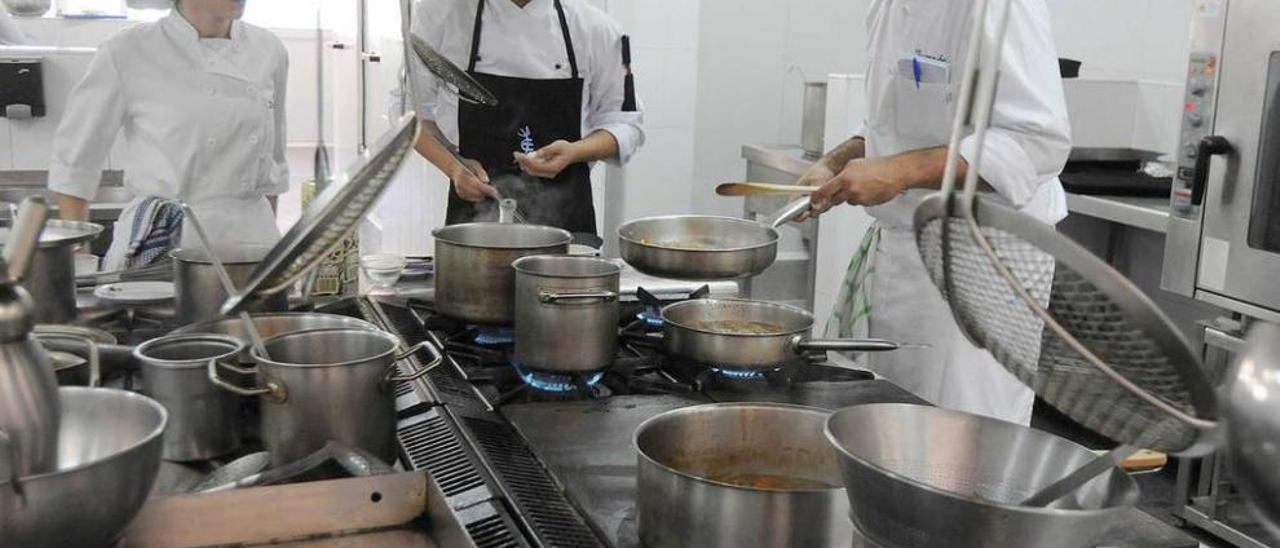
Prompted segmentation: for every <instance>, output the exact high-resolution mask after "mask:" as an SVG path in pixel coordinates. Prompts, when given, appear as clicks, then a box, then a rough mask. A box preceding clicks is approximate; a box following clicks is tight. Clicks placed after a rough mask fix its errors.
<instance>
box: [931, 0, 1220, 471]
mask: <svg viewBox="0 0 1280 548" xmlns="http://www.w3.org/2000/svg"><path fill="white" fill-rule="evenodd" d="M988 4H989V1H988V0H976V1H975V3H974V10H975V12H974V13H975V17H974V18H973V24H972V28H971V31H970V35H969V48H968V51H967V52H966V54H965V62H964V65H963V66H965V67H969V69H968V70H966V71H965V73H964V78H963V80H962V83H961V86H960V89H959V93H958V98H957V103H956V104H958V105H966V108H960V109H957V112H956V117H955V119H954V120H953V124H952V131H951V142H950V145H949V147H948V152H947V165H946V170H945V173H944V175H943V179H942V191H941V192H940V193H938V194H935V195H934V196H931V197H929V198H928V199H926V200H925V201H924V202H923V203H922V204H921V205H920V207H919V208H918V209H917V210H916V212H915V232H916V244H917V246H918V248H919V251H920V257H921V259H922V260H923V261H924V264H925V268H926V269H927V270H928V272H929V275H930V277H931V278H932V279H933V281H934V283H935V284H936V285H937V286H938V288H939V289H940V290H941V291H942V296H943V298H944V299H945V300H946V301H947V303H948V304H949V305H950V307H951V311H952V314H953V315H954V316H955V319H956V323H957V324H958V325H959V326H960V328H961V330H962V331H963V332H964V333H965V335H966V336H967V337H968V338H969V339H970V340H971V341H973V342H974V344H976V345H977V346H979V347H981V348H985V349H987V350H988V351H990V352H991V355H992V356H993V357H994V358H995V359H996V361H998V362H999V363H1001V364H1002V365H1003V366H1004V367H1005V368H1006V369H1008V370H1009V372H1010V373H1012V374H1013V375H1014V376H1015V377H1017V378H1018V379H1019V380H1021V381H1022V382H1023V383H1025V384H1026V385H1027V386H1029V387H1031V388H1032V389H1033V390H1035V392H1036V394H1038V395H1039V396H1040V397H1041V398H1043V399H1044V400H1045V401H1047V402H1048V403H1049V404H1050V405H1052V406H1054V407H1055V408H1057V409H1058V410H1059V411H1061V412H1063V413H1064V414H1066V415H1067V416H1069V417H1071V418H1072V419H1074V420H1076V421H1077V422H1079V423H1080V424H1081V425H1083V426H1085V427H1087V428H1089V429H1091V430H1093V431H1095V432H1098V433H1100V434H1103V435H1106V436H1108V437H1110V438H1111V439H1113V440H1115V441H1117V442H1120V443H1122V444H1124V445H1126V446H1130V447H1122V448H1119V449H1117V450H1116V452H1117V453H1123V452H1126V451H1130V450H1131V447H1146V448H1150V449H1157V450H1161V451H1165V452H1168V453H1178V454H1183V455H1192V454H1198V453H1201V452H1207V451H1208V450H1210V449H1211V448H1212V447H1213V446H1214V440H1213V439H1211V438H1212V437H1211V436H1209V435H1206V434H1208V433H1211V432H1212V433H1216V432H1217V431H1218V430H1217V429H1216V428H1214V427H1215V426H1216V423H1215V419H1216V416H1217V409H1216V407H1215V401H1214V395H1213V390H1212V387H1211V385H1210V383H1209V379H1208V376H1207V375H1206V374H1205V372H1204V370H1203V368H1201V366H1200V363H1199V360H1198V359H1197V357H1196V355H1195V354H1194V353H1193V352H1192V351H1191V347H1190V345H1189V344H1187V341H1186V340H1185V339H1184V338H1183V337H1182V336H1181V335H1180V334H1179V333H1178V331H1177V330H1176V328H1175V327H1174V326H1173V324H1172V323H1171V322H1170V321H1169V319H1168V318H1166V317H1165V316H1164V314H1162V313H1161V312H1160V311H1159V309H1158V308H1156V306H1155V304H1154V303H1152V302H1151V300H1150V299H1148V298H1147V297H1146V296H1145V295H1143V294H1142V292H1141V291H1139V290H1138V289H1137V287H1135V286H1134V285H1133V284H1132V283H1130V282H1129V281H1128V280H1126V279H1125V278H1124V276H1122V275H1121V274H1120V273H1119V272H1116V271H1115V270H1114V269H1112V268H1111V267H1110V266H1108V265H1107V264H1106V263H1104V262H1103V261H1101V260H1100V259H1098V258H1097V257H1095V256H1093V255H1092V254H1091V253H1089V252H1088V251H1087V250H1085V249H1084V248H1082V247H1080V246H1079V245H1077V244H1075V243H1074V242H1072V241H1071V240H1070V239H1068V238H1066V237H1065V236H1063V235H1061V234H1059V233H1058V232H1057V231H1055V230H1054V229H1053V227H1052V226H1050V225H1048V224H1046V223H1044V222H1041V221H1040V220H1038V219H1035V218H1034V217H1031V216H1029V215H1027V214H1024V213H1022V212H1019V211H1017V210H1015V209H1013V208H1011V207H1009V206H1006V205H1003V204H1002V203H1000V202H998V201H997V198H995V197H992V196H979V195H978V192H977V189H978V179H979V172H980V166H981V165H982V156H983V148H984V147H982V146H979V147H977V150H976V151H974V152H973V153H972V155H971V156H972V157H969V158H967V160H968V161H969V164H970V165H969V168H968V171H967V173H966V175H965V177H964V187H963V192H953V191H954V190H955V189H956V180H957V179H958V178H959V172H960V167H959V166H960V152H959V150H960V143H961V141H962V140H963V139H964V138H966V137H967V136H968V134H969V133H970V131H969V129H970V127H969V123H970V122H972V136H973V138H974V139H975V140H976V141H977V142H978V143H985V142H986V132H987V129H988V125H989V124H990V121H991V119H992V114H993V112H994V105H995V97H996V87H997V83H998V81H999V73H1000V69H1001V66H1000V65H1001V57H1002V52H1003V51H1004V36H1005V33H1006V30H1007V28H1008V22H1009V14H1010V13H1011V12H1012V2H1011V1H1010V0H999V2H998V4H997V6H998V11H997V12H996V13H998V14H999V16H998V19H997V21H998V28H997V30H996V31H995V32H994V33H993V34H990V33H987V30H986V24H987V16H986V15H987V5H988ZM970 109H971V110H972V112H969V110H970Z"/></svg>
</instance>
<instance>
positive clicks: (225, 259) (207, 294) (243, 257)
mask: <svg viewBox="0 0 1280 548" xmlns="http://www.w3.org/2000/svg"><path fill="white" fill-rule="evenodd" d="M269 251H271V248H270V247H267V246H261V245H228V246H224V247H219V248H217V249H215V250H214V253H217V258H218V260H219V261H221V262H222V265H223V266H224V267H226V269H227V275H228V276H230V277H231V282H232V283H233V284H235V286H236V287H237V288H239V287H244V286H245V285H247V284H248V283H249V279H250V278H251V277H252V275H253V272H254V270H255V269H256V268H257V267H258V264H259V263H261V262H262V259H263V257H266V255H267V253H268V252H269ZM169 256H170V257H172V258H173V290H174V303H173V307H174V315H175V316H176V317H177V322H178V325H187V324H191V323H196V322H203V321H208V320H214V319H218V318H221V317H222V304H223V303H225V302H226V301H227V298H228V295H227V290H226V288H225V287H224V286H223V285H222V280H221V279H220V278H219V277H218V271H217V267H215V266H214V264H213V261H212V260H210V259H209V253H208V252H207V251H206V250H204V249H202V248H183V249H175V250H173V251H170V252H169ZM288 309H289V294H288V292H287V291H284V292H280V293H276V294H275V295H271V296H269V297H266V298H263V299H262V300H259V301H256V302H255V303H254V304H253V305H251V306H250V307H249V311H250V312H276V311H282V310H288Z"/></svg>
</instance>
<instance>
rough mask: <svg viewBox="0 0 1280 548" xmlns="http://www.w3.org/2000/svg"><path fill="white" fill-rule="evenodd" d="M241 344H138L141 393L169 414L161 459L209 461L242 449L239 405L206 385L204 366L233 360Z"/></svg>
mask: <svg viewBox="0 0 1280 548" xmlns="http://www.w3.org/2000/svg"><path fill="white" fill-rule="evenodd" d="M243 349H244V344H243V343H241V342H240V341H239V340H237V339H235V338H234V337H228V336H225V335H207V334H206V335H170V336H167V337H160V338H158V339H152V340H149V341H147V342H145V343H142V344H141V345H139V346H138V348H136V349H134V351H133V353H134V357H135V358H136V359H137V360H138V362H139V363H141V364H142V390H143V392H144V393H145V394H147V395H148V396H151V397H152V398H154V399H155V400H156V401H159V402H160V404H161V405H164V408H165V409H166V410H168V411H169V424H168V426H166V427H165V430H164V459H165V460H170V461H178V462H186V461H201V460H209V459H211V458H214V457H218V456H221V455H225V454H227V453H230V452H232V451H235V450H236V449H237V448H239V447H240V400H239V398H237V397H236V396H235V395H234V394H229V393H227V392H224V391H222V390H219V389H218V387H216V386H214V385H213V383H210V382H209V380H208V379H207V378H206V377H205V371H206V368H207V367H208V364H210V363H214V362H218V361H228V360H231V361H233V360H235V359H236V356H237V355H239V354H240V351H241V350H243Z"/></svg>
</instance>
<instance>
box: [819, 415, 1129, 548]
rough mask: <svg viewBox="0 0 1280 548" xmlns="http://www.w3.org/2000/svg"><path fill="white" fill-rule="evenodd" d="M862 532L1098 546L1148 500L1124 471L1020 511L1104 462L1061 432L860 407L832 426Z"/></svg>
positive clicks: (883, 537)
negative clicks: (1046, 490) (1071, 475)
mask: <svg viewBox="0 0 1280 548" xmlns="http://www.w3.org/2000/svg"><path fill="white" fill-rule="evenodd" d="M826 434H827V438H828V439H829V440H830V443H831V444H833V445H834V446H835V448H836V453H837V454H838V455H839V458H840V467H841V470H842V472H843V474H844V484H845V487H846V488H847V493H848V495H849V506H850V508H851V509H852V513H851V514H850V516H851V517H852V518H853V523H854V525H855V526H856V527H857V528H858V531H859V532H861V533H862V534H863V535H864V536H866V537H867V538H868V539H869V540H871V541H872V542H874V543H876V545H879V546H885V547H890V548H907V547H910V548H931V547H936V548H943V547H946V548H966V547H987V546H1018V547H1023V548H1048V547H1063V548H1065V547H1081V546H1095V545H1096V544H1095V541H1096V540H1098V539H1100V538H1102V537H1103V536H1104V535H1106V534H1107V533H1108V532H1109V531H1111V530H1112V528H1113V527H1114V526H1116V525H1117V524H1119V523H1121V521H1122V520H1123V519H1124V516H1125V512H1126V510H1127V509H1128V508H1129V507H1131V506H1133V505H1134V504H1135V503H1136V502H1137V500H1138V486H1137V484H1136V483H1135V482H1134V481H1133V479H1132V478H1130V477H1129V476H1128V475H1127V474H1125V473H1124V472H1123V471H1120V470H1118V469H1117V470H1113V471H1112V472H1111V473H1109V474H1106V475H1103V476H1100V477H1098V478H1096V479H1094V480H1093V481H1091V482H1090V483H1088V484H1086V485H1085V486H1084V487H1082V488H1081V489H1080V490H1078V491H1077V492H1076V493H1074V494H1072V495H1070V496H1067V497H1064V498H1063V499H1061V500H1059V501H1058V502H1056V503H1054V504H1052V505H1050V506H1049V507H1047V508H1040V507H1027V506H1020V505H1018V503H1019V502H1021V501H1023V500H1026V498H1027V497H1029V496H1031V495H1032V494H1033V493H1035V492H1036V491H1038V490H1039V489H1040V488H1042V487H1045V486H1047V485H1049V484H1050V483H1052V482H1053V481H1055V480H1057V479H1059V478H1061V477H1062V476H1064V475H1066V474H1067V473H1068V472H1070V471H1072V470H1074V469H1076V468H1079V467H1080V466H1083V465H1084V464H1085V463H1088V462H1090V461H1092V460H1094V459H1095V458H1096V455H1094V454H1093V452H1092V451H1089V450H1088V449H1086V448H1084V447H1081V446H1079V445H1077V444H1075V443H1072V442H1070V441H1067V440H1065V439H1062V438H1059V437H1057V436H1054V435H1052V434H1048V433H1045V432H1040V431H1038V430H1033V429H1031V428H1027V427H1025V426H1020V425H1017V424H1013V423H1009V422H1004V421H1000V420H996V419H991V418H987V417H980V416H977V415H970V414H968V413H962V412H959V411H952V410H948V409H942V408H938V407H929V406H923V405H907V404H874V405H860V406H856V407H850V408H847V409H843V410H841V411H839V412H837V413H835V414H834V415H832V416H831V418H830V419H829V420H828V421H827V427H826Z"/></svg>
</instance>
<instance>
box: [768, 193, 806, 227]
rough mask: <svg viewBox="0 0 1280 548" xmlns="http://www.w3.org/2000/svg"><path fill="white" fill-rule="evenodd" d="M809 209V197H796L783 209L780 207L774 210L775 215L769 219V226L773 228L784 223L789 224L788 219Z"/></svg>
mask: <svg viewBox="0 0 1280 548" xmlns="http://www.w3.org/2000/svg"><path fill="white" fill-rule="evenodd" d="M808 210H809V197H808V196H801V197H799V198H796V199H795V200H792V201H791V202H790V203H788V204H787V205H784V206H782V209H779V210H778V211H776V212H774V214H773V216H772V217H771V218H770V220H769V226H771V227H773V228H778V227H780V226H782V225H785V224H787V222H788V221H790V220H792V219H794V218H795V217H796V215H799V214H801V213H803V212H805V211H808Z"/></svg>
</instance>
